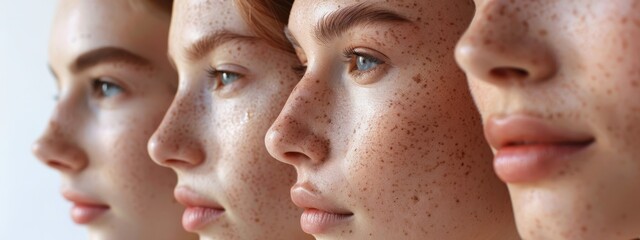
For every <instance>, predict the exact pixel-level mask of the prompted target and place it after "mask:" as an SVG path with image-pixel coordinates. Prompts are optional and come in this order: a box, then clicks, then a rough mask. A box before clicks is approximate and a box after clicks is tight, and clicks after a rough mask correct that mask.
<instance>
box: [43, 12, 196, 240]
mask: <svg viewBox="0 0 640 240" xmlns="http://www.w3.org/2000/svg"><path fill="white" fill-rule="evenodd" d="M154 10H155V9H154ZM154 10H150V9H137V10H134V8H133V7H132V6H131V5H129V3H128V1H124V0H117V1H84V0H83V1H75V0H63V1H60V3H59V6H58V9H57V13H56V17H55V19H54V24H53V29H52V35H51V39H50V48H49V63H50V64H51V69H52V71H53V72H54V74H55V75H56V78H57V81H58V91H59V97H58V100H57V103H56V108H55V109H54V111H53V114H52V116H51V118H50V122H49V126H48V127H47V129H46V131H45V133H44V134H43V135H42V136H41V138H40V139H39V140H37V142H36V143H35V145H34V153H35V154H36V156H37V157H38V158H40V159H41V160H42V161H43V162H44V163H45V164H47V165H49V166H51V167H53V168H54V169H56V170H58V171H60V172H61V174H62V177H63V181H62V182H63V184H62V185H63V186H62V188H63V189H72V190H73V191H76V192H79V193H81V194H83V195H87V196H88V197H91V198H94V199H96V200H98V201H100V202H102V203H105V204H107V205H109V207H110V210H109V211H108V212H107V213H106V214H105V215H103V216H102V217H100V218H99V219H97V220H95V221H93V222H91V223H89V224H88V225H87V228H88V230H89V238H90V239H149V240H150V239H167V240H168V239H196V238H197V236H196V235H195V234H191V233H187V232H186V231H184V230H183V229H182V225H181V223H180V216H181V215H182V211H183V207H182V206H180V205H179V204H177V203H176V201H175V200H174V198H173V187H174V185H175V184H176V175H175V173H173V172H172V171H171V170H169V169H165V168H162V167H159V166H157V165H155V164H154V163H153V161H151V159H150V158H149V155H148V153H147V148H146V144H147V141H148V140H149V138H150V136H151V134H152V133H153V131H154V130H155V128H156V127H157V126H158V125H159V124H160V121H161V120H162V117H163V115H164V113H165V111H166V110H167V108H168V107H169V104H170V103H171V100H172V99H173V95H174V93H175V89H176V86H177V75H176V73H175V71H173V70H172V69H171V66H170V65H169V62H168V61H167V60H166V55H165V54H164V52H165V51H166V44H167V43H166V40H165V39H166V38H167V36H168V31H169V20H170V16H169V15H168V13H162V12H161V11H160V10H157V11H154ZM163 14H164V15H163ZM132 22H133V23H135V24H132ZM131 28H136V29H138V30H137V31H138V33H139V35H133V34H131V31H130V29H131ZM149 39H156V40H154V41H149ZM102 47H118V48H123V49H126V50H128V51H130V52H133V53H135V54H137V55H140V56H142V57H144V58H146V59H148V60H149V61H150V63H151V64H150V66H148V67H138V66H134V65H131V64H130V63H126V62H116V63H102V64H99V65H97V66H94V67H92V68H89V69H87V70H84V71H81V72H74V71H72V70H71V69H70V66H71V64H72V62H73V61H75V59H76V58H77V57H79V56H80V55H82V54H84V53H86V52H89V51H91V50H94V49H98V48H102ZM100 77H109V78H110V79H112V80H114V81H115V82H114V83H115V84H118V85H119V86H120V87H121V88H122V89H123V92H121V94H117V95H115V96H112V97H108V98H107V97H100V96H99V93H96V91H97V90H96V89H95V88H94V86H93V85H92V84H93V81H94V79H96V78H100ZM150 219H153V221H150Z"/></svg>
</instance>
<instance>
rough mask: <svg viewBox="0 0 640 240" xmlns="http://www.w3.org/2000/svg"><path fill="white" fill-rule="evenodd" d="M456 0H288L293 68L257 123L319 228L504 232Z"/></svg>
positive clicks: (428, 234)
mask: <svg viewBox="0 0 640 240" xmlns="http://www.w3.org/2000/svg"><path fill="white" fill-rule="evenodd" d="M472 14H473V5H472V4H471V3H469V2H468V1H449V0H447V1H428V2H423V1H410V2H409V3H407V2H406V1H405V2H402V3H388V2H384V1H370V2H367V3H356V2H355V1H323V2H322V3H317V2H315V1H306V0H301V1H296V2H295V3H294V6H293V10H292V14H291V16H290V19H289V25H288V31H289V38H290V39H291V41H292V43H293V44H294V45H296V51H297V53H298V56H299V59H300V60H301V62H302V63H303V64H305V65H306V72H305V75H304V77H303V78H302V79H301V80H300V82H299V83H298V85H297V86H296V88H295V90H294V91H293V93H292V94H291V96H290V97H289V100H288V101H287V103H286V105H285V107H284V109H283V111H282V113H281V114H280V116H279V117H278V119H277V120H276V121H275V123H274V124H273V125H272V127H271V129H270V130H269V132H268V134H267V139H266V143H267V148H268V149H269V151H270V153H271V154H272V155H273V156H275V157H276V158H277V159H278V160H280V161H283V162H285V163H288V164H291V165H293V166H294V167H295V168H296V170H297V174H298V180H297V183H296V185H295V186H294V188H293V189H292V198H293V201H294V202H295V203H296V205H298V206H299V207H301V208H303V209H305V212H304V213H303V215H302V219H301V224H302V228H303V229H304V230H305V231H306V232H308V233H311V234H313V235H314V236H315V237H316V238H319V239H516V238H517V235H516V233H515V226H514V223H513V219H512V216H511V214H512V213H511V211H510V202H509V198H508V195H507V191H506V188H505V186H504V185H503V184H502V183H500V182H499V181H498V179H497V178H496V177H495V176H494V174H493V172H492V170H491V165H490V164H489V162H490V160H491V152H490V149H489V148H488V147H487V144H486V142H485V141H484V140H483V137H482V128H481V125H480V119H479V116H478V114H477V112H476V110H475V108H474V106H473V102H472V100H471V97H470V94H469V93H468V91H467V86H466V82H465V78H464V75H463V74H462V72H461V71H459V69H458V68H457V66H456V64H455V62H454V59H453V48H454V44H455V41H456V40H457V39H458V38H459V36H460V34H461V33H462V31H463V30H464V29H465V28H466V26H467V24H468V23H469V21H470V19H471V16H472Z"/></svg>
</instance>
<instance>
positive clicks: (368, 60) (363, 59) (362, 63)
mask: <svg viewBox="0 0 640 240" xmlns="http://www.w3.org/2000/svg"><path fill="white" fill-rule="evenodd" d="M355 60H356V69H357V70H358V71H361V72H366V71H369V70H371V69H373V68H375V67H377V66H378V65H380V61H379V60H378V59H375V58H372V57H368V56H362V55H359V56H356V59H355Z"/></svg>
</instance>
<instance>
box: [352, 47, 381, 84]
mask: <svg viewBox="0 0 640 240" xmlns="http://www.w3.org/2000/svg"><path fill="white" fill-rule="evenodd" d="M342 55H343V57H344V59H345V62H346V63H348V64H349V73H350V74H352V75H353V76H354V77H361V76H362V75H363V74H367V73H371V72H374V71H376V70H378V69H379V68H380V66H377V67H374V68H373V69H370V70H366V71H359V70H358V69H357V66H356V64H355V63H354V61H355V60H356V58H357V57H365V58H368V59H372V60H374V61H375V62H377V64H378V65H383V64H385V62H384V61H382V60H380V59H379V58H377V57H374V56H372V55H369V54H366V53H362V52H359V51H357V50H356V48H355V47H349V48H347V49H345V50H344V51H343V52H342Z"/></svg>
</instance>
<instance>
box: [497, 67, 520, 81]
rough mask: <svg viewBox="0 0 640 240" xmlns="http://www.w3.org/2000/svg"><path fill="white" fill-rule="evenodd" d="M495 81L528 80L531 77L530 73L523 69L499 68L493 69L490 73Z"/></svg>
mask: <svg viewBox="0 0 640 240" xmlns="http://www.w3.org/2000/svg"><path fill="white" fill-rule="evenodd" d="M489 74H490V75H491V77H492V78H494V79H526V78H528V77H529V72H528V71H527V70H524V69H522V68H514V67H499V68H494V69H491V71H490V72H489Z"/></svg>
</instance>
